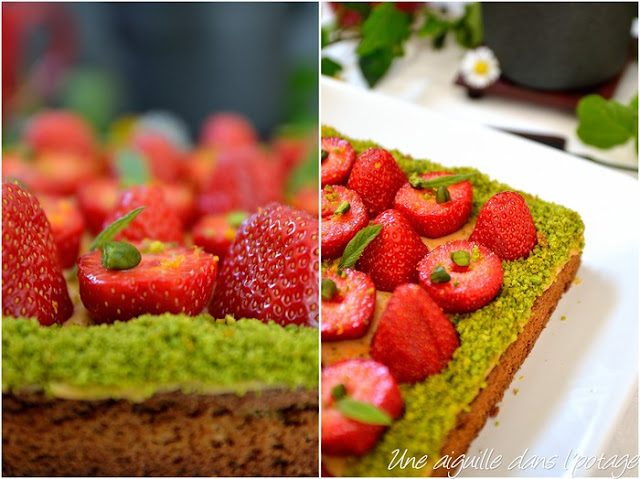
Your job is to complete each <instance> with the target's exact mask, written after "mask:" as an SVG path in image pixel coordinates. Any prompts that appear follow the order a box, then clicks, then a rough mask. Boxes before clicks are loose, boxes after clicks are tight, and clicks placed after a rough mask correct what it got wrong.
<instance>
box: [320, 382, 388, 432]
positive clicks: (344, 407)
mask: <svg viewBox="0 0 640 479" xmlns="http://www.w3.org/2000/svg"><path fill="white" fill-rule="evenodd" d="M331 396H332V397H333V399H334V401H335V402H336V407H337V408H338V411H340V412H341V413H342V415H343V416H345V417H347V418H349V419H353V420H354V421H358V422H362V423H365V424H373V425H377V426H390V425H391V423H392V422H393V418H392V417H391V416H390V415H389V414H387V413H386V412H385V411H383V410H382V409H380V408H379V407H377V406H374V405H373V404H371V403H368V402H364V401H358V400H356V399H353V398H351V397H349V396H348V395H347V389H346V387H345V386H344V384H338V385H337V386H334V387H333V389H331Z"/></svg>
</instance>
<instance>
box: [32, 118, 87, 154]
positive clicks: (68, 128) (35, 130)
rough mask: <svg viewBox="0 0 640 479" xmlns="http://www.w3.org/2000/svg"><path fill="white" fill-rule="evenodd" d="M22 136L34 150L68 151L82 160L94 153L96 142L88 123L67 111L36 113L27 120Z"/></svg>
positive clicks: (39, 151)
mask: <svg viewBox="0 0 640 479" xmlns="http://www.w3.org/2000/svg"><path fill="white" fill-rule="evenodd" d="M22 139H23V141H24V142H25V143H26V144H27V145H29V147H30V148H31V149H32V150H33V151H36V152H38V153H42V152H65V153H72V154H77V155H80V156H82V157H83V158H84V159H85V160H86V159H88V158H91V157H93V156H95V155H96V154H97V153H98V142H97V140H96V136H95V133H94V131H93V129H92V128H91V125H90V124H89V123H88V122H87V121H86V120H85V119H84V118H83V117H81V116H80V115H78V114H77V113H75V112H72V111H68V110H46V111H42V112H40V113H37V114H36V115H34V116H33V117H32V118H31V119H30V120H29V122H28V124H27V127H26V129H25V131H24V132H23V138H22Z"/></svg>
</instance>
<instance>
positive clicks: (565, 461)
mask: <svg viewBox="0 0 640 479" xmlns="http://www.w3.org/2000/svg"><path fill="white" fill-rule="evenodd" d="M321 119H322V123H323V124H326V125H331V126H333V127H335V128H336V129H338V130H339V131H341V132H343V133H344V134H346V135H349V136H351V137H354V138H359V139H370V140H373V141H375V142H377V143H379V144H381V145H383V146H385V147H387V148H397V149H399V150H400V151H403V152H404V153H408V154H411V155H412V156H414V157H415V158H429V159H431V160H433V161H436V162H439V163H442V164H444V165H451V166H473V167H476V168H478V169H479V170H481V171H483V172H485V173H487V174H489V175H490V176H491V177H492V178H494V179H497V180H499V181H502V182H504V183H507V184H509V185H510V186H512V187H514V188H517V189H520V190H522V191H527V192H529V193H534V194H536V195H538V196H539V197H540V198H542V199H545V200H548V201H552V202H555V203H559V204H562V205H565V206H567V207H570V208H572V209H574V210H576V211H578V212H579V213H580V215H581V216H582V219H583V221H584V223H585V225H586V227H585V243H586V246H585V249H584V254H583V260H582V266H581V267H580V270H579V271H578V278H579V280H580V283H579V284H574V285H573V287H572V288H571V289H570V290H569V292H568V293H567V294H565V295H564V296H563V298H562V300H561V301H560V303H559V304H558V307H557V309H556V311H555V312H554V314H553V316H552V317H551V319H550V321H549V324H548V325H547V327H546V329H545V330H544V331H543V333H542V334H541V336H540V339H539V340H538V342H537V343H536V346H535V348H534V349H533V351H532V352H531V354H530V355H529V357H528V358H527V360H526V361H525V363H524V365H523V366H522V368H521V370H520V371H518V372H517V373H516V375H515V378H514V381H513V383H512V384H511V386H510V387H509V389H508V390H507V392H506V393H505V397H504V399H503V401H502V403H501V404H500V412H499V414H498V416H497V417H496V418H495V419H490V420H489V421H488V422H487V424H486V426H485V428H484V429H483V430H482V431H481V433H480V434H479V436H478V437H477V438H476V439H475V440H474V442H473V443H472V444H471V446H470V448H469V451H468V456H476V458H477V459H476V460H477V461H480V459H481V458H482V454H483V453H484V458H485V460H484V461H482V462H480V463H476V464H478V467H477V468H473V467H469V468H468V469H466V470H464V472H463V474H464V475H466V476H471V475H473V476H479V475H488V476H571V475H572V474H573V475H574V476H575V475H602V471H601V470H599V469H598V467H599V466H598V464H599V465H600V467H601V468H602V467H604V466H606V465H607V464H605V461H603V460H601V461H600V462H599V463H598V462H596V463H595V464H592V465H591V467H590V468H578V469H577V470H574V468H575V467H576V465H577V463H578V462H580V461H582V462H584V461H585V460H589V461H591V462H593V461H596V460H597V459H598V458H599V456H600V455H601V454H602V451H603V448H604V446H605V445H606V443H607V441H608V439H610V437H611V436H612V434H613V432H614V428H615V426H616V424H617V422H618V421H619V419H620V416H621V415H622V413H623V412H624V409H625V407H626V405H627V404H628V401H629V400H630V398H632V397H633V396H634V394H635V393H636V392H637V373H638V244H639V242H638V236H639V235H638V226H639V225H640V222H639V221H638V219H639V215H638V205H639V204H640V203H639V202H638V196H639V195H638V182H637V181H636V180H634V179H632V178H631V177H629V176H627V175H624V174H622V173H619V172H617V171H614V170H609V169H606V168H605V167H601V166H599V165H595V164H592V163H589V162H586V161H584V160H580V159H578V158H575V157H572V156H570V155H568V154H566V153H563V152H561V151H559V150H555V149H552V148H549V147H546V146H543V145H539V144H537V143H533V142H530V141H528V140H524V139H521V138H518V137H515V136H511V135H508V134H504V133H501V132H498V131H494V130H490V129H488V128H485V127H482V126H479V125H472V124H463V123H461V122H459V121H455V122H454V121H453V120H451V119H450V118H448V117H444V116H441V115H437V114H434V113H433V112H431V111H429V110H426V109H424V108H422V107H418V106H414V105H412V104H409V103H402V102H398V101H396V100H393V99H390V98H388V97H383V96H379V95H376V94H372V93H370V92H367V91H365V90H361V89H356V88H354V87H350V86H348V85H345V84H342V83H340V82H337V81H334V80H328V79H325V78H323V80H322V87H321ZM563 318H565V319H563ZM515 389H517V392H518V393H517V394H514V390H515ZM632 429H633V431H634V432H636V433H637V430H636V429H635V428H632ZM634 439H635V441H637V436H636V438H634ZM489 453H491V456H490V457H491V459H492V460H493V459H495V458H497V456H499V455H501V456H502V459H501V460H500V461H499V463H498V466H497V467H489V463H490V461H489V460H488V459H489V456H488V455H489ZM523 454H524V457H523V460H522V461H520V462H518V457H519V456H522V455H523ZM604 459H605V460H608V461H609V463H611V462H612V461H613V460H614V459H615V460H617V464H618V469H617V470H616V471H617V473H622V472H623V469H624V467H623V466H624V464H625V462H624V457H623V455H622V453H621V454H620V455H619V457H618V458H614V457H613V456H608V457H606V458H604ZM513 461H516V462H513ZM534 463H537V466H534V465H533V464H534ZM519 464H520V465H522V468H521V467H519ZM608 465H611V464H608ZM608 471H611V469H608ZM606 475H610V472H607V473H606Z"/></svg>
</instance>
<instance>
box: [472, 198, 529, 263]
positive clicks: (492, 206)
mask: <svg viewBox="0 0 640 479" xmlns="http://www.w3.org/2000/svg"><path fill="white" fill-rule="evenodd" d="M469 239H470V240H471V241H476V242H478V243H480V244H483V245H485V246H486V247H488V248H489V249H490V250H491V251H493V252H494V253H495V254H497V255H498V256H500V258H501V259H504V260H507V261H511V260H514V259H518V258H526V257H527V256H529V253H531V250H532V249H533V248H534V246H535V245H536V244H537V243H538V239H537V234H536V226H535V224H534V223H533V218H532V216H531V211H529V207H528V206H527V202H526V201H525V200H524V198H523V197H522V196H521V195H519V194H518V193H514V192H513V191H505V192H503V193H498V194H496V195H493V196H492V197H491V198H489V201H487V202H486V203H485V204H484V205H483V206H482V209H480V213H479V214H478V221H477V222H476V226H475V228H474V230H473V233H471V237H470V238H469Z"/></svg>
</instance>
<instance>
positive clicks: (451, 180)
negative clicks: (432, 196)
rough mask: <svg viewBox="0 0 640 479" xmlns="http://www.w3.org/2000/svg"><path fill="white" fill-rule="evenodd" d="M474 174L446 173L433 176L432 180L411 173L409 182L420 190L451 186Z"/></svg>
mask: <svg viewBox="0 0 640 479" xmlns="http://www.w3.org/2000/svg"><path fill="white" fill-rule="evenodd" d="M474 175H475V173H467V174H464V175H445V176H438V177H437V178H433V179H430V180H425V179H424V178H422V177H420V176H419V175H418V174H417V173H411V175H410V176H409V184H411V186H413V187H414V188H417V189H419V190H424V189H428V188H440V187H441V186H451V185H455V184H457V183H461V182H463V181H466V180H468V179H469V178H472V177H473V176H474Z"/></svg>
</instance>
